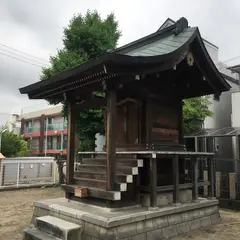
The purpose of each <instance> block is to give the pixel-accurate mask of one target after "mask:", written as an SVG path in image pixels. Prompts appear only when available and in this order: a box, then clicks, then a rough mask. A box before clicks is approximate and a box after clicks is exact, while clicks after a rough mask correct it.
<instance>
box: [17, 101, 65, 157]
mask: <svg viewBox="0 0 240 240" xmlns="http://www.w3.org/2000/svg"><path fill="white" fill-rule="evenodd" d="M61 111H62V105H61V104H59V105H56V106H51V105H48V104H40V105H36V106H32V107H28V108H24V109H22V112H21V115H20V116H19V120H20V121H21V134H22V135H23V136H24V139H25V140H27V141H28V143H29V148H30V151H31V154H32V155H46V156H49V155H66V154H67V121H66V119H64V117H63V116H62V112H61Z"/></svg>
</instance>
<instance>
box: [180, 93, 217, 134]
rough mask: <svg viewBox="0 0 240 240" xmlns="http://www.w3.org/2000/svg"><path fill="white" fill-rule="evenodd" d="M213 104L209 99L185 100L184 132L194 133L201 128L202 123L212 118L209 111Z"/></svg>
mask: <svg viewBox="0 0 240 240" xmlns="http://www.w3.org/2000/svg"><path fill="white" fill-rule="evenodd" d="M210 105H211V102H210V101H209V97H197V98H190V99H186V100H184V105H183V125H184V132H185V133H189V132H194V131H197V130H199V129H200V128H201V124H199V123H201V122H203V121H204V120H205V118H206V117H211V116H212V112H211V111H210V110H209V107H210Z"/></svg>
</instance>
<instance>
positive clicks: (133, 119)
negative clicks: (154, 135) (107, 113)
mask: <svg viewBox="0 0 240 240" xmlns="http://www.w3.org/2000/svg"><path fill="white" fill-rule="evenodd" d="M138 122H139V120H138V104H137V103H129V105H128V127H129V129H128V143H130V144H134V143H139V136H138V133H139V129H138Z"/></svg>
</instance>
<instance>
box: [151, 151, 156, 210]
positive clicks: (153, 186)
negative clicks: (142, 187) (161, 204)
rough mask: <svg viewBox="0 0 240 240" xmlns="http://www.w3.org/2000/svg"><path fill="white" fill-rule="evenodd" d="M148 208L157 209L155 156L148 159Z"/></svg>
mask: <svg viewBox="0 0 240 240" xmlns="http://www.w3.org/2000/svg"><path fill="white" fill-rule="evenodd" d="M150 189H151V193H150V206H151V207H157V162H156V154H152V155H151V157H150Z"/></svg>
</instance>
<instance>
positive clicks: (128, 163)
mask: <svg viewBox="0 0 240 240" xmlns="http://www.w3.org/2000/svg"><path fill="white" fill-rule="evenodd" d="M116 163H117V166H125V167H143V160H142V159H121V158H120V159H117V160H116ZM82 164H93V165H106V164H107V160H106V158H83V159H82Z"/></svg>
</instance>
